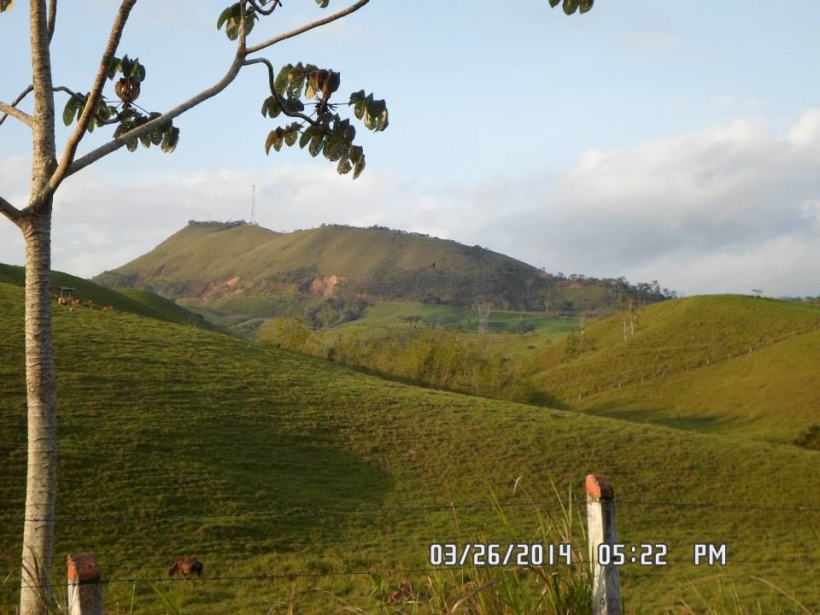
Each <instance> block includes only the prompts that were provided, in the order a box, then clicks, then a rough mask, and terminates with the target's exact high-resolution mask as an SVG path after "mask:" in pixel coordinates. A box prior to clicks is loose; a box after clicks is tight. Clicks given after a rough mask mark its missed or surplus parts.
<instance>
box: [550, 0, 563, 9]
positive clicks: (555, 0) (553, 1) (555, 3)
mask: <svg viewBox="0 0 820 615" xmlns="http://www.w3.org/2000/svg"><path fill="white" fill-rule="evenodd" d="M559 2H561V0H550V6H551V7H552V8H555V7H556V6H558V3H559Z"/></svg>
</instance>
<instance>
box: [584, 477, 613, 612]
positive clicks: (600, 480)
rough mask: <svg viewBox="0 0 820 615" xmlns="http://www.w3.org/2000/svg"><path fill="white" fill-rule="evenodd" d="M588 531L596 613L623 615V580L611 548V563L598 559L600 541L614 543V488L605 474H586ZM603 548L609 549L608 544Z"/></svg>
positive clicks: (593, 607) (594, 609) (601, 542)
mask: <svg viewBox="0 0 820 615" xmlns="http://www.w3.org/2000/svg"><path fill="white" fill-rule="evenodd" d="M586 491H587V531H588V536H589V562H590V565H591V567H592V613H593V615H621V582H620V578H619V576H618V567H617V566H616V565H615V564H614V563H613V560H614V557H613V553H612V550H611V549H609V550H608V551H607V553H608V555H609V557H608V563H607V564H605V565H602V564H600V563H599V557H598V556H599V553H600V545H602V544H605V545H610V547H611V545H613V544H615V540H616V538H615V535H616V528H615V490H614V489H613V488H612V485H610V484H609V481H608V480H607V479H606V477H605V476H602V475H601V474H587V479H586ZM604 549H607V548H606V547H605V548H604Z"/></svg>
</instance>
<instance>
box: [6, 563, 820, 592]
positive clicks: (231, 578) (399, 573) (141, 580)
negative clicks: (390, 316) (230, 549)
mask: <svg viewBox="0 0 820 615" xmlns="http://www.w3.org/2000/svg"><path fill="white" fill-rule="evenodd" d="M584 561H585V560H584ZM818 563H820V559H818V558H809V557H788V558H765V559H751V560H727V564H726V565H723V566H717V565H714V566H713V565H708V564H707V565H703V564H701V565H699V566H696V565H695V564H694V563H693V561H692V560H691V559H687V560H683V559H669V560H667V563H666V564H665V565H663V566H658V565H653V566H642V565H639V564H637V563H627V564H624V565H623V566H618V569H619V570H622V571H623V570H626V571H630V570H633V571H634V570H645V569H649V568H651V569H654V570H663V569H668V568H669V567H670V566H673V565H675V566H678V565H688V566H693V567H696V568H703V569H712V570H714V569H716V568H724V569H725V568H729V567H732V566H739V565H744V566H751V565H754V566H759V565H766V566H770V565H773V564H809V565H814V564H818ZM572 565H576V562H573V564H572ZM562 566H566V567H569V566H567V565H566V564H565V563H564V562H563V561H559V562H556V563H555V564H553V565H545V566H512V565H508V566H502V565H498V566H473V565H470V564H468V565H465V566H434V567H425V568H391V569H389V570H340V571H330V572H304V571H289V572H279V573H256V574H247V575H228V576H209V575H204V576H202V577H194V576H188V577H184V576H182V577H167V576H161V577H126V578H116V577H114V578H103V579H101V581H100V583H101V584H103V585H115V584H129V585H138V584H157V583H197V584H198V583H239V582H247V581H254V582H276V581H288V582H294V581H297V580H301V579H312V580H318V579H329V578H337V577H364V576H369V577H373V576H378V577H381V578H406V577H407V576H419V575H424V576H431V575H435V574H442V573H465V572H469V571H471V570H474V569H477V568H486V569H493V570H499V571H511V570H516V569H533V568H541V567H549V568H558V567H562ZM9 576H11V573H9ZM37 587H38V586H36V585H23V584H20V585H14V589H32V588H35V589H36V588H37Z"/></svg>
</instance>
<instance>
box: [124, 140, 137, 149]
mask: <svg viewBox="0 0 820 615" xmlns="http://www.w3.org/2000/svg"><path fill="white" fill-rule="evenodd" d="M138 146H139V142H138V141H137V140H136V139H131V140H130V141H128V142H127V143H126V144H125V147H127V148H128V151H129V152H136V151H137V147H138Z"/></svg>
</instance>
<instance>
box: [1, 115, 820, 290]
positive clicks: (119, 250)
mask: <svg viewBox="0 0 820 615" xmlns="http://www.w3.org/2000/svg"><path fill="white" fill-rule="evenodd" d="M818 148H820V109H812V110H807V111H806V112H805V113H804V114H803V115H802V116H801V117H800V118H799V119H798V120H797V121H796V122H795V124H794V126H793V128H792V129H791V130H790V131H789V132H788V133H787V134H786V135H785V136H778V135H776V134H772V133H771V132H770V131H769V129H768V128H767V126H766V125H765V124H764V123H763V122H762V121H760V120H756V119H740V120H737V121H735V122H733V123H731V124H730V125H728V126H724V127H720V128H711V129H708V130H702V131H698V132H695V133H691V134H685V135H680V136H676V137H672V138H666V139H659V140H654V141H648V142H643V143H639V144H636V145H634V146H632V147H628V148H624V149H619V150H610V151H607V150H603V149H590V150H588V151H587V152H586V153H585V154H583V156H581V157H580V159H578V160H577V162H576V163H575V164H574V165H572V166H571V168H569V169H568V170H566V171H565V172H564V173H562V174H560V175H558V176H554V177H544V176H532V177H518V178H512V179H511V178H488V179H485V180H483V181H482V182H481V184H479V185H472V186H466V187H465V186H462V187H454V186H450V185H444V186H437V187H436V186H430V185H420V184H419V183H418V182H416V181H414V180H412V179H397V178H393V177H387V176H382V175H379V174H378V173H377V172H376V171H374V170H370V169H369V170H367V171H366V172H365V173H364V174H363V175H362V177H361V178H359V179H358V180H356V181H352V180H351V179H350V178H349V177H339V176H338V175H337V174H336V173H335V170H334V169H333V168H332V167H331V166H327V165H322V164H321V163H320V164H301V165H298V166H297V165H280V166H277V167H275V168H274V169H273V170H266V171H264V172H263V171H259V172H256V171H249V170H236V169H229V168H223V169H211V170H206V171H200V172H195V173H188V174H183V173H175V174H171V173H166V174H156V173H155V174H153V175H150V176H147V177H146V176H145V175H144V174H143V175H137V176H136V178H134V177H132V176H130V175H127V174H124V173H123V174H112V173H111V172H109V171H107V170H104V169H102V168H101V169H97V168H94V167H92V168H90V169H87V170H85V171H83V172H82V173H81V174H79V175H78V176H76V177H72V178H69V180H68V181H66V183H65V184H64V186H63V187H62V188H61V190H60V192H59V193H58V198H57V200H56V204H55V221H54V266H55V267H56V268H58V269H63V270H67V271H69V272H71V273H76V274H79V275H84V276H92V275H95V274H97V273H99V272H101V271H103V270H104V269H111V268H114V267H117V266H119V265H122V264H123V263H125V262H127V261H128V260H130V259H132V258H135V257H136V256H138V255H140V254H142V253H144V252H146V251H148V250H151V249H152V248H153V247H155V246H156V245H157V244H158V243H160V242H161V241H163V240H164V239H165V238H167V237H168V236H169V235H170V234H171V233H173V232H175V231H177V230H179V229H180V228H182V227H183V226H185V224H186V223H187V221H188V220H189V219H200V220H202V219H216V220H237V219H246V220H247V219H249V218H250V213H251V212H250V209H251V192H252V186H253V185H255V186H256V199H255V206H256V207H255V215H256V220H257V221H258V222H259V223H260V224H261V225H263V226H265V227H268V228H271V229H274V230H280V231H290V230H293V229H296V228H310V227H315V226H318V225H320V224H322V223H346V224H354V225H360V226H370V225H373V224H379V225H385V226H389V227H391V228H401V229H406V230H411V231H417V232H422V233H429V234H431V235H434V236H439V237H444V238H450V239H454V240H456V241H460V242H462V243H465V244H468V245H472V244H476V243H477V244H480V245H483V246H486V247H489V248H491V249H493V250H496V251H498V252H502V253H506V254H509V255H510V256H513V257H515V258H519V259H521V260H524V261H526V262H529V263H531V264H533V265H536V266H544V267H546V269H547V270H548V271H553V272H557V271H564V272H566V273H572V272H575V273H584V274H587V275H598V276H620V275H626V276H627V277H628V278H630V279H631V280H633V281H651V280H659V281H660V282H661V284H662V285H664V286H667V287H669V288H674V289H676V290H678V291H680V292H683V293H685V294H688V295H691V294H697V293H704V292H721V291H732V292H749V291H750V290H751V289H752V288H762V289H764V290H765V291H766V292H767V294H771V295H782V294H801V295H802V294H818V293H820V288H818V286H817V280H818V279H820V259H818V258H817V255H818V254H820V157H818V155H817V152H818ZM28 175H29V170H28V163H27V161H26V160H25V159H22V158H11V159H6V160H4V161H0V177H3V180H4V181H3V185H2V190H3V192H4V196H7V198H9V195H11V197H12V198H11V200H13V201H16V202H18V203H19V202H24V201H25V196H26V189H27V182H28ZM19 235H20V233H19V231H17V230H16V229H14V228H13V227H12V226H11V225H10V224H8V223H4V222H3V223H0V262H13V263H22V260H23V249H22V241H21V240H20V237H19Z"/></svg>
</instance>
